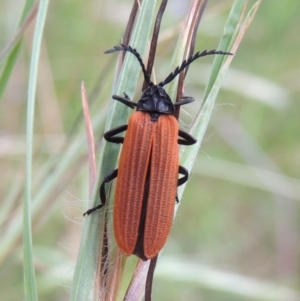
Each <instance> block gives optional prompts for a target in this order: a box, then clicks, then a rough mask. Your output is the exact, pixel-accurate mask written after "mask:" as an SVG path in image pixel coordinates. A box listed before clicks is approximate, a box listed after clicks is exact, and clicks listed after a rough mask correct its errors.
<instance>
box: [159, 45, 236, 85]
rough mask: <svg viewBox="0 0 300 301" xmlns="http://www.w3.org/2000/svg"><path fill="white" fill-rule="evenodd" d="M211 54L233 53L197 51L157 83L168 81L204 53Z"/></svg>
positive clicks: (166, 82) (226, 53)
mask: <svg viewBox="0 0 300 301" xmlns="http://www.w3.org/2000/svg"><path fill="white" fill-rule="evenodd" d="M213 54H223V55H233V53H231V52H225V51H220V50H215V49H213V50H210V51H207V50H204V51H202V52H200V51H198V52H197V53H196V54H194V55H191V56H190V57H189V58H188V59H187V60H184V61H183V62H182V64H181V65H180V66H178V67H177V68H176V69H175V70H174V71H173V72H171V73H170V74H169V75H168V76H167V78H166V79H165V80H164V81H162V82H160V83H159V84H158V85H159V86H161V87H163V86H164V85H166V84H168V83H170V82H171V81H172V80H173V79H174V78H175V77H176V76H177V75H178V74H179V73H180V72H181V71H182V70H184V69H185V68H186V67H187V66H188V65H190V64H191V63H192V62H193V61H195V60H196V59H198V58H199V57H202V56H206V55H213Z"/></svg>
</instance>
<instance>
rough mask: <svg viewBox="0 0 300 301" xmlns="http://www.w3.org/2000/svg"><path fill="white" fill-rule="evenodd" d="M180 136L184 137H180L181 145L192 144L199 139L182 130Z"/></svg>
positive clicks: (179, 142)
mask: <svg viewBox="0 0 300 301" xmlns="http://www.w3.org/2000/svg"><path fill="white" fill-rule="evenodd" d="M178 136H179V137H181V138H183V139H180V138H179V139H178V144H181V145H192V144H195V143H196V142H197V140H196V139H195V138H194V137H193V136H192V135H190V134H189V133H187V132H184V131H182V130H179V132H178Z"/></svg>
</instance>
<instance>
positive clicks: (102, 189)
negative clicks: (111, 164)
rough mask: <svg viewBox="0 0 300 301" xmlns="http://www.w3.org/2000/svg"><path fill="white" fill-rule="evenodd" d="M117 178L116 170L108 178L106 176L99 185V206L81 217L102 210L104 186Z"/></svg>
mask: <svg viewBox="0 0 300 301" xmlns="http://www.w3.org/2000/svg"><path fill="white" fill-rule="evenodd" d="M117 176H118V169H115V170H114V171H113V172H112V173H110V174H109V175H108V176H106V177H105V178H104V180H103V182H102V183H101V186H100V200H101V204H99V205H98V206H96V207H94V208H91V209H89V210H88V211H86V212H85V213H84V214H83V216H86V215H90V214H91V213H92V212H94V211H96V210H97V209H100V208H102V207H103V206H104V205H105V203H106V194H105V184H106V183H109V182H110V181H112V180H113V179H115V178H116V177H117Z"/></svg>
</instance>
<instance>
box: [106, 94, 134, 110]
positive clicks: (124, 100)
mask: <svg viewBox="0 0 300 301" xmlns="http://www.w3.org/2000/svg"><path fill="white" fill-rule="evenodd" d="M112 98H113V99H115V100H118V101H120V102H121V103H123V104H124V105H126V106H128V107H130V108H131V109H134V108H135V107H136V106H137V104H136V103H135V102H133V101H132V100H131V99H130V97H129V96H128V95H127V94H126V93H124V97H122V96H118V95H115V94H114V95H113V96H112Z"/></svg>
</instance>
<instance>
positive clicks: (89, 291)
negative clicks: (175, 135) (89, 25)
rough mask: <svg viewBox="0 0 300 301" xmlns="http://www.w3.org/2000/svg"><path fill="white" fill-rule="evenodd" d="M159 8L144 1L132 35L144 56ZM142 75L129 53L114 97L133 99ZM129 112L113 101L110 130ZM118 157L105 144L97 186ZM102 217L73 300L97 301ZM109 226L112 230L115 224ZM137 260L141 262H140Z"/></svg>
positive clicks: (86, 249) (87, 235)
mask: <svg viewBox="0 0 300 301" xmlns="http://www.w3.org/2000/svg"><path fill="white" fill-rule="evenodd" d="M155 6H156V1H153V0H146V1H143V3H142V5H141V8H140V11H139V15H138V18H137V21H136V23H135V26H134V29H133V33H132V36H131V40H130V45H132V46H133V47H134V48H136V49H138V51H139V52H140V54H141V55H142V56H143V54H144V53H145V50H146V45H147V42H148V40H149V35H150V31H151V28H152V23H153V20H154V12H155ZM112 46H113V45H107V47H108V48H111V47H112ZM103 56H104V55H103ZM139 72H140V66H139V64H138V63H137V61H136V58H135V57H134V56H133V55H131V54H127V55H126V57H125V60H124V63H123V67H122V69H121V72H120V74H119V75H118V79H117V80H115V83H116V85H115V86H114V87H113V92H112V94H118V95H123V92H126V93H127V94H128V95H129V96H130V97H133V95H134V93H135V90H136V86H137V82H138V77H139ZM128 74H130V76H128ZM129 113H130V110H129V109H128V108H127V107H126V106H124V105H123V104H120V103H118V102H116V101H115V100H112V101H111V106H110V110H109V112H108V117H107V122H106V130H107V129H110V128H113V127H116V126H118V125H121V124H126V122H127V119H128V116H129ZM118 154H119V146H116V145H114V144H112V143H103V149H102V152H101V154H100V162H99V166H98V176H97V183H99V182H100V180H101V181H102V179H103V177H104V176H106V175H107V174H109V173H110V172H111V171H112V170H114V169H115V166H116V161H117V158H118ZM103 158H105V160H103ZM98 191H99V187H96V188H95V189H94V193H93V196H92V203H91V204H90V207H93V206H94V205H95V204H96V201H97V202H99V196H98ZM101 216H103V215H102V214H101V215H100V217H99V214H97V213H95V214H92V215H91V216H89V217H88V218H87V219H86V222H85V226H84V230H83V234H82V241H81V246H80V251H79V255H78V260H77V264H76V268H75V273H74V280H73V285H72V290H71V297H70V300H72V301H75V300H76V301H81V300H93V289H94V276H95V273H96V269H97V259H98V257H99V254H98V253H99V251H100V250H101V244H99V237H101V232H102V227H103V225H102V223H103V220H102V218H101ZM108 226H109V227H111V225H108ZM110 232H111V231H110ZM135 260H136V262H137V259H135ZM134 267H135V264H132V263H131V264H125V265H124V269H125V270H124V271H123V275H127V276H125V277H124V279H123V280H122V279H121V282H120V284H119V290H118V292H114V294H116V295H117V296H118V297H117V300H123V298H124V294H125V292H126V287H127V286H128V282H130V279H131V278H130V279H129V277H132V275H133V273H134ZM130 275H131V276H130ZM128 279H129V281H128ZM126 283H127V286H126ZM124 287H125V288H124Z"/></svg>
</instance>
